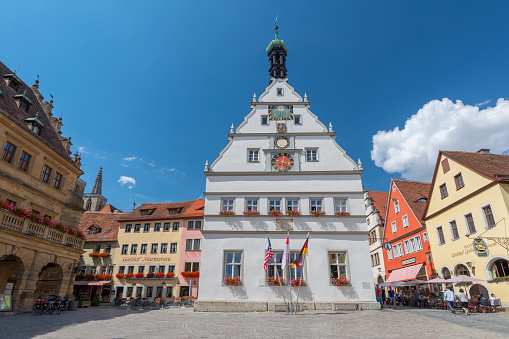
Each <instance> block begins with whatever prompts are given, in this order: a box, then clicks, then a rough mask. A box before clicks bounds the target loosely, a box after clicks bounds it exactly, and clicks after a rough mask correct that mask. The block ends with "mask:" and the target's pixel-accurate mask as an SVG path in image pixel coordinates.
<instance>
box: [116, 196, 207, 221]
mask: <svg viewBox="0 0 509 339" xmlns="http://www.w3.org/2000/svg"><path fill="white" fill-rule="evenodd" d="M204 206H205V200H203V199H200V200H190V201H182V202H174V203H155V204H142V205H140V206H139V207H138V208H137V209H135V210H134V211H132V212H129V213H127V214H126V215H124V216H123V217H122V218H120V221H128V220H131V221H135V220H139V221H142V220H160V219H182V218H195V217H203V212H204V210H203V208H204ZM170 210H176V212H178V213H175V214H170ZM141 211H149V213H150V214H148V215H141Z"/></svg>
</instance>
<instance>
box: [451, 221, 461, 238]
mask: <svg viewBox="0 0 509 339" xmlns="http://www.w3.org/2000/svg"><path fill="white" fill-rule="evenodd" d="M449 228H450V229H451V239H452V240H458V239H459V238H460V233H459V232H458V225H457V224H456V220H451V221H449Z"/></svg>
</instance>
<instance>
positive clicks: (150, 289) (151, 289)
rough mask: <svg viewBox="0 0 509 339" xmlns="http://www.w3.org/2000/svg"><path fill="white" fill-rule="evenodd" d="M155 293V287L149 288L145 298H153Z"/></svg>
mask: <svg viewBox="0 0 509 339" xmlns="http://www.w3.org/2000/svg"><path fill="white" fill-rule="evenodd" d="M153 292H154V286H147V288H146V290H145V298H152V293H153Z"/></svg>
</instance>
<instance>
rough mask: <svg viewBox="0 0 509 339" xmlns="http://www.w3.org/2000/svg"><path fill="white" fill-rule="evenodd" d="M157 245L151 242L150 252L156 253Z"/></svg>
mask: <svg viewBox="0 0 509 339" xmlns="http://www.w3.org/2000/svg"><path fill="white" fill-rule="evenodd" d="M157 247H159V245H158V244H152V246H150V254H157Z"/></svg>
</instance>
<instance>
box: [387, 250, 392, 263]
mask: <svg viewBox="0 0 509 339" xmlns="http://www.w3.org/2000/svg"><path fill="white" fill-rule="evenodd" d="M387 258H389V260H392V247H391V249H390V250H387Z"/></svg>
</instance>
